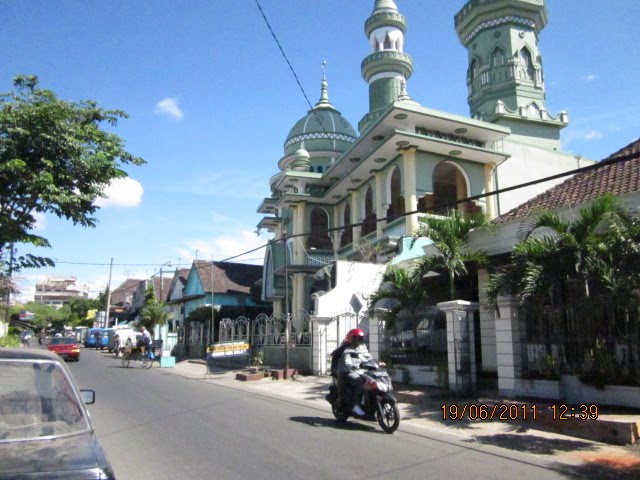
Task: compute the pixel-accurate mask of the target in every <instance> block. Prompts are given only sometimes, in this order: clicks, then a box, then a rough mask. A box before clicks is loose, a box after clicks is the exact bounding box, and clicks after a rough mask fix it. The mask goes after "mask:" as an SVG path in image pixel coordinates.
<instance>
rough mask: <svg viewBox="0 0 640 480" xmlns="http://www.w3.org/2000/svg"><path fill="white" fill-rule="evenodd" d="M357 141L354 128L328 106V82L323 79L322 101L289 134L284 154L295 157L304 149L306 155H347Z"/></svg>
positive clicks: (329, 104)
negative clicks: (308, 153)
mask: <svg viewBox="0 0 640 480" xmlns="http://www.w3.org/2000/svg"><path fill="white" fill-rule="evenodd" d="M357 137H358V135H357V134H356V131H355V130H354V128H353V127H352V126H351V124H350V123H349V122H348V121H347V120H346V119H345V118H344V117H343V116H342V115H341V114H340V112H339V111H338V110H336V109H335V107H334V106H333V105H331V102H329V97H328V95H327V81H326V80H325V79H324V78H323V79H322V94H321V96H320V100H319V101H318V103H316V106H315V107H313V108H312V109H311V110H309V111H308V112H307V114H306V115H305V116H304V117H302V118H301V119H300V120H298V121H297V122H296V124H295V125H294V126H293V128H292V129H291V130H290V131H289V135H287V139H286V141H285V142H284V154H285V156H286V155H293V154H295V153H296V151H297V150H299V149H301V148H303V149H305V150H306V151H307V152H326V151H335V152H339V153H344V152H346V151H347V150H348V149H349V148H350V147H351V145H353V144H354V143H355V141H356V138H357Z"/></svg>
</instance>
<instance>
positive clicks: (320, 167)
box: [316, 165, 322, 173]
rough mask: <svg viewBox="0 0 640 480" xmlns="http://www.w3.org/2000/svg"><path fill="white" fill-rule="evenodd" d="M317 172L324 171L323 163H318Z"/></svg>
mask: <svg viewBox="0 0 640 480" xmlns="http://www.w3.org/2000/svg"><path fill="white" fill-rule="evenodd" d="M316 172H318V173H322V165H318V167H317V168H316Z"/></svg>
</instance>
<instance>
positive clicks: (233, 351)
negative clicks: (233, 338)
mask: <svg viewBox="0 0 640 480" xmlns="http://www.w3.org/2000/svg"><path fill="white" fill-rule="evenodd" d="M248 353H249V344H248V343H247V342H219V343H214V344H213V345H212V346H210V347H209V348H207V357H211V358H215V357H231V356H234V355H247V354H248Z"/></svg>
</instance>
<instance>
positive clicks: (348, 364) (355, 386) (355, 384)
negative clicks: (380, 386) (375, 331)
mask: <svg viewBox="0 0 640 480" xmlns="http://www.w3.org/2000/svg"><path fill="white" fill-rule="evenodd" d="M347 338H349V339H350V342H351V345H349V346H348V347H347V348H346V349H345V350H344V352H343V353H342V356H341V357H340V360H339V362H338V368H337V373H338V378H339V380H341V381H342V383H343V384H344V385H345V386H346V387H347V388H349V389H350V390H351V391H352V392H353V398H354V400H355V404H354V406H353V413H355V414H356V415H358V416H363V415H364V414H365V412H364V410H362V408H361V407H360V402H361V399H362V385H363V384H364V380H365V379H364V377H363V376H362V373H363V372H364V370H363V369H362V364H363V363H365V362H367V361H369V360H371V358H372V357H371V354H370V353H369V350H368V349H367V346H366V345H365V344H364V332H363V331H362V330H360V329H359V328H354V329H353V330H351V331H350V332H349V333H348V334H347Z"/></svg>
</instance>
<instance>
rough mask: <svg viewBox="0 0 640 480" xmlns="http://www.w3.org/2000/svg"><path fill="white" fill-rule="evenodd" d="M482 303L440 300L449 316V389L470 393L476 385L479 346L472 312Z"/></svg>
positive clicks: (441, 305) (439, 304)
mask: <svg viewBox="0 0 640 480" xmlns="http://www.w3.org/2000/svg"><path fill="white" fill-rule="evenodd" d="M479 307H480V306H479V304H477V303H474V302H467V301H465V300H453V301H451V302H442V303H438V308H440V310H442V311H443V312H444V313H445V315H446V316H447V366H448V371H449V390H452V391H455V392H458V393H468V392H471V391H473V390H475V388H476V384H477V380H476V379H477V372H476V361H475V358H476V347H475V335H474V329H473V313H474V312H475V311H477V310H478V309H479Z"/></svg>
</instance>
